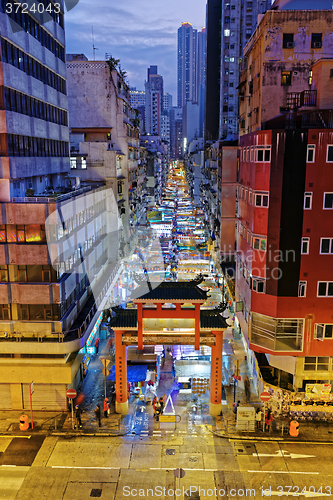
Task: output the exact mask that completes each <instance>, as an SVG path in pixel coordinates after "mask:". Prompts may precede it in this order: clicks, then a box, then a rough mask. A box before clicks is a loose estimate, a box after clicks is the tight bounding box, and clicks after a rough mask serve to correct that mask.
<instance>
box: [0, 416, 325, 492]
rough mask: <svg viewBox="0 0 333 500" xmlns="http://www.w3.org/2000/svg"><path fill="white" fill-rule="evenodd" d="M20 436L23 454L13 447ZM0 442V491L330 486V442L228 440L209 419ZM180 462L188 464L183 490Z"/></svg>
mask: <svg viewBox="0 0 333 500" xmlns="http://www.w3.org/2000/svg"><path fill="white" fill-rule="evenodd" d="M142 413H143V412H142ZM18 441H19V442H20V449H21V454H20V455H17V454H15V453H13V451H12V450H13V446H14V445H15V447H16V446H17V443H18ZM13 443H14V444H13ZM32 443H33V444H32ZM36 444H37V445H38V446H39V451H38V453H37V454H35V457H34V459H33V461H32V463H31V464H30V465H22V459H21V455H22V456H28V455H29V454H30V456H31V453H32V452H31V450H32V449H35V448H36ZM0 450H1V452H2V455H1V464H2V465H1V467H0V498H1V499H10V500H11V499H13V500H14V499H15V500H28V499H29V500H34V499H39V498H48V499H56V500H61V499H64V500H76V499H79V500H84V499H88V498H91V497H99V498H104V499H108V500H118V499H122V498H135V497H139V498H161V499H169V498H172V499H175V498H192V499H200V500H204V499H208V498H209V499H216V500H217V499H218V500H220V499H222V498H244V497H246V498H248V497H252V498H264V497H266V496H271V497H279V498H287V497H290V496H294V497H301V498H310V497H314V498H322V497H325V496H331V487H333V474H332V466H331V456H332V444H307V443H288V442H283V443H279V442H272V441H271V442H270V441H259V440H253V441H249V440H243V441H242V440H228V439H224V438H219V437H216V436H214V435H213V434H212V433H211V432H210V430H209V428H206V426H204V425H198V426H197V429H196V435H195V436H194V435H191V434H190V433H189V432H187V431H179V432H178V431H177V430H176V431H175V432H172V431H171V432H170V431H162V432H159V433H158V434H156V433H155V434H154V433H152V435H147V436H144V435H143V434H142V433H140V434H139V435H132V434H131V435H127V436H125V437H116V438H111V437H103V436H100V437H83V436H79V437H72V438H71V437H64V436H56V435H54V436H48V437H46V438H45V440H43V439H40V438H37V439H36V437H31V439H27V438H21V439H19V438H13V439H12V438H10V437H0ZM178 467H180V468H183V469H184V471H185V477H184V478H182V479H181V480H180V490H179V491H178V479H176V478H175V476H174V470H175V469H176V468H178ZM199 489H200V490H199ZM180 493H181V494H180Z"/></svg>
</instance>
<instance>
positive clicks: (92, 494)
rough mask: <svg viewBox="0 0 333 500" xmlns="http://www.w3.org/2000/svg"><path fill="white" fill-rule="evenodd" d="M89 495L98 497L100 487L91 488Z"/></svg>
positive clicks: (100, 492)
mask: <svg viewBox="0 0 333 500" xmlns="http://www.w3.org/2000/svg"><path fill="white" fill-rule="evenodd" d="M90 496H91V497H94V498H100V497H101V496H102V490H101V489H100V488H93V489H92V490H91V492H90Z"/></svg>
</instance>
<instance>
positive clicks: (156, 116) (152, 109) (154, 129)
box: [145, 66, 164, 135]
mask: <svg viewBox="0 0 333 500" xmlns="http://www.w3.org/2000/svg"><path fill="white" fill-rule="evenodd" d="M145 92H146V127H145V129H146V133H147V134H151V135H160V134H161V116H162V113H163V102H164V100H163V99H164V93H163V77H162V76H161V75H159V74H158V73H157V66H150V68H148V71H147V81H146V82H145Z"/></svg>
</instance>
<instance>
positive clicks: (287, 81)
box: [281, 71, 291, 85]
mask: <svg viewBox="0 0 333 500" xmlns="http://www.w3.org/2000/svg"><path fill="white" fill-rule="evenodd" d="M281 85H291V71H281Z"/></svg>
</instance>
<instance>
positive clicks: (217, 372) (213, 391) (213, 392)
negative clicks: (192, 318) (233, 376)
mask: <svg viewBox="0 0 333 500" xmlns="http://www.w3.org/2000/svg"><path fill="white" fill-rule="evenodd" d="M212 333H213V334H214V335H215V345H214V346H213V347H212V358H211V369H210V370H211V371H210V404H209V413H210V414H211V415H212V416H217V415H220V413H221V411H222V352H223V332H222V331H216V332H212Z"/></svg>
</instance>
